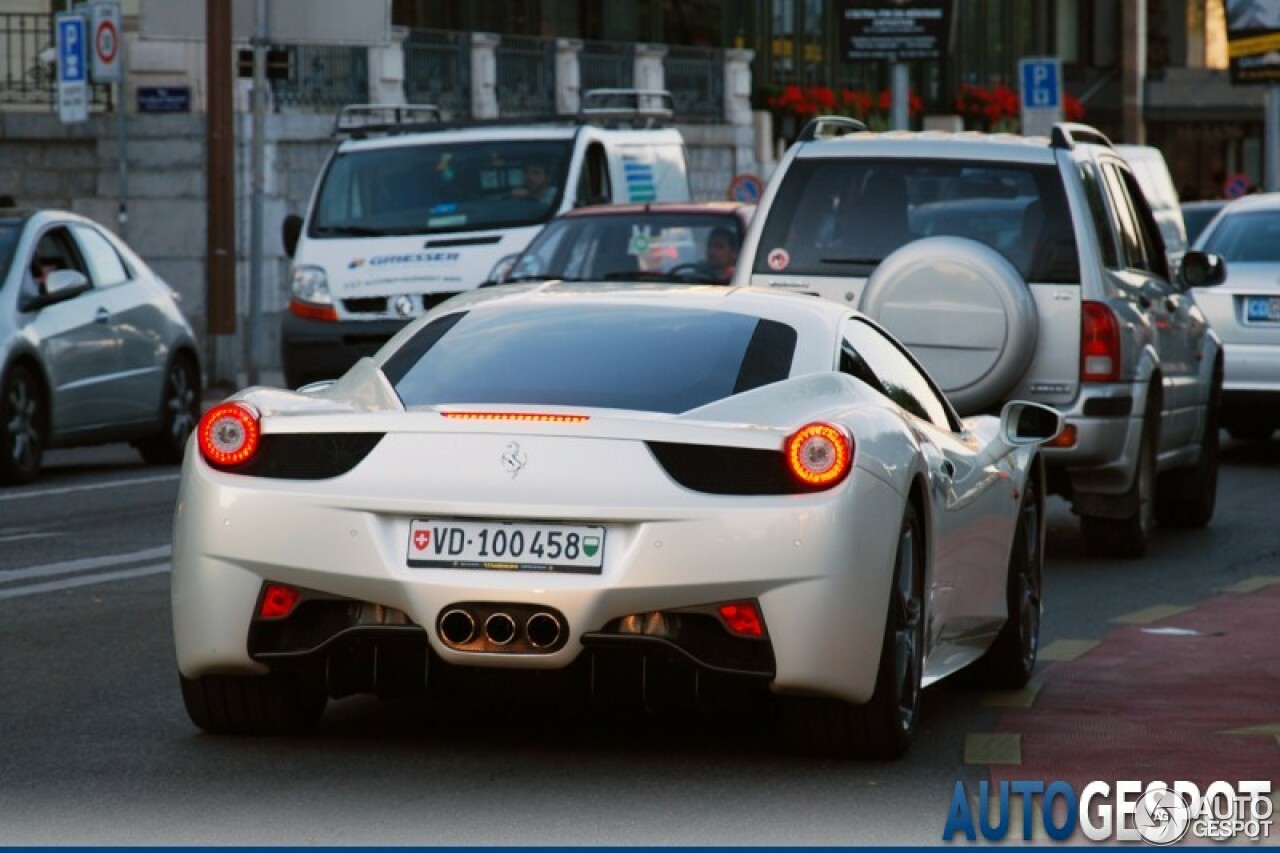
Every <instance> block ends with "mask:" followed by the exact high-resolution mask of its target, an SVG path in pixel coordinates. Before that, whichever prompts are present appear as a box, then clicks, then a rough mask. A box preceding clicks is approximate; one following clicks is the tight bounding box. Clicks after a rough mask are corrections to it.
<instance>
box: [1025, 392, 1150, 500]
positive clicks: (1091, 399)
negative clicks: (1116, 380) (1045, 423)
mask: <svg viewBox="0 0 1280 853" xmlns="http://www.w3.org/2000/svg"><path fill="white" fill-rule="evenodd" d="M1139 392H1140V393H1139ZM1145 408H1146V386H1145V385H1141V386H1134V385H1127V384H1125V385H1109V386H1098V387H1094V388H1090V389H1089V390H1088V392H1087V393H1084V394H1081V395H1080V396H1079V397H1077V398H1076V401H1075V402H1074V403H1073V404H1072V405H1071V406H1069V407H1068V408H1066V409H1063V410H1062V416H1063V418H1064V420H1065V421H1066V423H1067V424H1069V425H1070V426H1073V427H1075V430H1076V443H1075V445H1074V446H1072V447H1046V448H1044V458H1045V463H1046V464H1047V465H1048V466H1049V470H1050V485H1051V488H1053V490H1054V491H1057V492H1064V493H1067V494H1068V496H1075V495H1080V494H1102V495H1118V494H1122V493H1123V492H1125V491H1126V490H1127V489H1128V488H1129V486H1130V484H1131V483H1132V482H1133V473H1134V471H1135V470H1136V468H1137V459H1138V448H1139V446H1140V444H1141V440H1142V413H1143V411H1145ZM1098 412H1107V413H1108V414H1097V413H1098Z"/></svg>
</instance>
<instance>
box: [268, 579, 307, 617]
mask: <svg viewBox="0 0 1280 853" xmlns="http://www.w3.org/2000/svg"><path fill="white" fill-rule="evenodd" d="M301 598H302V593H301V591H299V590H296V589H294V588H293V587H291V586H284V585H283V584H278V583H269V584H267V585H266V586H264V587H263V589H262V599H261V600H260V602H259V604H258V618H259V619H284V618H285V617H287V616H288V615H289V614H290V613H292V612H293V608H295V607H297V606H298V600H299V599H301Z"/></svg>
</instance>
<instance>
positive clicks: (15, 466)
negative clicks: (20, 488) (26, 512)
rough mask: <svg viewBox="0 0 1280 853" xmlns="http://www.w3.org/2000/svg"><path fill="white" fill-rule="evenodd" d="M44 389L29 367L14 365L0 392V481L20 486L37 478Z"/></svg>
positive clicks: (41, 448) (44, 418) (42, 437)
mask: <svg viewBox="0 0 1280 853" xmlns="http://www.w3.org/2000/svg"><path fill="white" fill-rule="evenodd" d="M45 406H46V401H45V395H44V390H43V388H42V386H41V385H40V383H39V381H38V380H37V379H36V376H35V373H34V372H32V370H31V368H30V367H27V366H26V365H23V364H19V365H15V366H14V367H13V369H12V370H10V371H9V373H8V375H7V376H5V378H4V384H3V390H0V482H3V483H8V484H14V485H21V484H25V483H32V482H34V481H35V479H36V477H38V476H40V461H41V458H42V457H43V455H44V442H45V430H46V423H47V417H48V416H47V414H46V411H45Z"/></svg>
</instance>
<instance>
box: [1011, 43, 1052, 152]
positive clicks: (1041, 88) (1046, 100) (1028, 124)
mask: <svg viewBox="0 0 1280 853" xmlns="http://www.w3.org/2000/svg"><path fill="white" fill-rule="evenodd" d="M1018 79H1019V80H1020V81H1021V86H1020V90H1019V93H1018V94H1019V98H1018V100H1019V101H1020V103H1021V107H1022V110H1021V118H1022V135H1023V136H1048V135H1049V134H1050V133H1051V132H1052V131H1053V126H1054V125H1055V124H1057V123H1058V122H1060V121H1062V60H1061V59H1059V58H1058V57H1056V56H1029V57H1026V58H1025V59H1022V60H1020V61H1019V62H1018Z"/></svg>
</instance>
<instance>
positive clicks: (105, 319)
mask: <svg viewBox="0 0 1280 853" xmlns="http://www.w3.org/2000/svg"><path fill="white" fill-rule="evenodd" d="M93 322H95V323H110V322H111V312H110V311H108V310H107V309H106V308H99V309H98V310H97V311H95V312H94V315H93Z"/></svg>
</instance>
